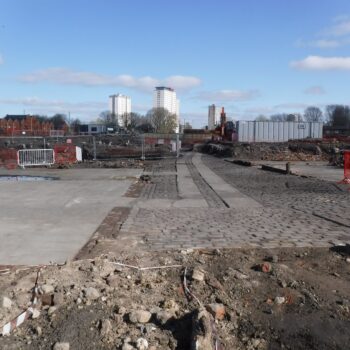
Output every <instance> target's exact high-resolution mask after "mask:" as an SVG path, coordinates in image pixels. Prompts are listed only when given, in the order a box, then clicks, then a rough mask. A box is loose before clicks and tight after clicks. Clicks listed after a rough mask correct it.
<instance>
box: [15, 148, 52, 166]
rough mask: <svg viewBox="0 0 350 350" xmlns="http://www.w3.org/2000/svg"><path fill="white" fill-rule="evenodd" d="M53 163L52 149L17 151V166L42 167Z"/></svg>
mask: <svg viewBox="0 0 350 350" xmlns="http://www.w3.org/2000/svg"><path fill="white" fill-rule="evenodd" d="M54 163H55V155H54V151H53V149H21V150H19V151H18V165H19V166H21V167H26V166H43V165H52V164H54Z"/></svg>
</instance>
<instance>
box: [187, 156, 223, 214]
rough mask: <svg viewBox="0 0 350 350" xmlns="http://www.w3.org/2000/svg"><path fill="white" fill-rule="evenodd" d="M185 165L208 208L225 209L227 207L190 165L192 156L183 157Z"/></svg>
mask: <svg viewBox="0 0 350 350" xmlns="http://www.w3.org/2000/svg"><path fill="white" fill-rule="evenodd" d="M185 163H186V165H187V168H188V170H189V172H190V174H191V176H192V179H193V182H194V183H195V184H196V186H197V188H198V189H199V191H200V193H201V194H202V196H203V198H204V199H205V200H206V201H207V203H208V206H209V208H226V207H227V205H225V203H224V202H223V200H222V199H221V198H220V197H219V196H218V195H217V194H216V192H215V191H214V190H213V189H212V188H211V187H210V186H209V185H208V183H207V182H206V181H205V180H204V179H203V177H202V176H201V174H200V173H199V171H198V170H197V168H196V167H195V166H194V164H193V163H192V156H191V155H186V156H185Z"/></svg>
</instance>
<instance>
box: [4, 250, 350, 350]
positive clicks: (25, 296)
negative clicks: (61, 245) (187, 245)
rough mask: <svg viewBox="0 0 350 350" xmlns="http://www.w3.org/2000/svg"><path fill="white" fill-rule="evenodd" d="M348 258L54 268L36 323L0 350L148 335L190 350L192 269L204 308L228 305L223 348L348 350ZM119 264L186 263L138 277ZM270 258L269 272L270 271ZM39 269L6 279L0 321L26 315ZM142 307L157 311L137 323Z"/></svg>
mask: <svg viewBox="0 0 350 350" xmlns="http://www.w3.org/2000/svg"><path fill="white" fill-rule="evenodd" d="M349 253H350V251H349V246H344V247H339V246H338V247H334V248H332V249H330V250H328V249H325V248H322V249H321V248H320V249H296V248H284V249H271V250H266V249H249V250H244V249H243V250H242V249H240V250H239V249H236V250H232V249H230V250H228V249H227V250H197V251H193V252H192V251H189V250H188V251H175V252H173V251H172V252H170V251H169V252H162V253H142V254H138V255H136V256H133V255H128V256H126V255H124V256H120V255H118V256H112V255H109V256H106V255H105V256H100V257H98V258H95V259H89V260H79V261H75V262H71V263H68V264H66V265H64V266H48V267H46V268H45V269H43V271H42V275H41V277H40V280H39V285H43V284H46V285H47V284H49V285H52V286H53V288H54V291H53V292H52V293H51V294H52V295H51V298H48V297H47V296H42V298H41V300H42V304H41V305H40V306H39V309H40V311H41V313H40V316H39V317H38V318H36V319H28V320H27V321H26V322H25V323H24V324H23V325H22V326H21V327H19V328H18V329H16V330H15V331H14V332H13V333H12V334H11V335H10V336H7V337H0V348H1V349H52V347H53V345H54V344H55V343H56V342H68V343H70V349H122V348H123V346H124V348H125V344H128V345H130V346H131V347H130V348H131V349H133V348H134V349H137V347H136V346H137V345H136V344H137V340H138V339H139V338H144V339H146V340H147V342H148V344H149V346H148V349H190V348H191V347H190V344H191V339H192V326H193V323H192V319H193V316H194V315H195V313H196V312H197V310H198V309H199V308H200V305H199V303H198V301H197V300H196V299H194V298H191V297H190V296H189V295H188V294H186V293H185V292H184V283H183V282H184V273H185V268H186V271H187V275H186V276H187V278H186V279H187V282H188V285H189V289H190V291H191V292H192V293H193V294H194V295H195V296H196V297H197V298H198V300H199V301H200V303H201V304H202V305H204V307H206V306H208V305H209V304H213V303H214V304H223V305H224V307H225V315H224V318H223V319H222V320H216V321H215V328H216V332H217V336H218V339H219V342H220V344H221V346H222V348H223V349H227V350H228V349H303V350H304V349H315V350H316V349H317V350H320V349H327V350H329V349H334V350H335V349H337V350H339V349H344V350H345V349H349V344H350V263H349V258H350V254H349ZM115 261H117V262H122V263H124V264H130V265H137V266H165V265H173V264H179V265H181V266H180V267H174V268H166V269H155V270H144V271H138V270H135V269H132V268H128V267H122V266H118V265H115V264H113V263H112V262H115ZM263 262H268V264H267V265H265V266H268V267H269V268H270V267H271V270H270V271H268V272H263V271H262V269H261V264H262V263H263ZM193 269H200V270H203V271H204V279H203V281H199V280H196V279H193V278H192V271H193ZM36 271H37V268H31V269H29V270H24V271H21V270H20V269H18V271H16V270H14V269H12V270H10V272H9V273H7V274H6V275H0V291H1V292H0V297H1V300H2V297H3V296H7V297H9V298H10V299H11V300H12V303H13V305H12V308H10V309H5V308H0V325H2V324H3V323H5V322H6V321H8V320H10V319H11V318H12V317H14V316H16V314H18V313H19V312H20V311H21V310H23V308H24V304H25V301H29V299H30V295H31V294H30V290H31V288H32V287H33V286H34V282H35V277H36ZM87 287H93V288H95V289H96V290H97V291H98V294H99V295H98V297H97V298H96V299H95V300H91V299H89V298H88V297H87V295H86V293H85V291H86V288H87ZM276 297H277V299H276ZM279 297H280V298H279ZM45 300H46V304H47V300H50V302H49V304H50V305H51V309H48V308H49V307H50V305H44V304H45V303H44V301H45ZM52 305H54V306H55V307H56V308H57V309H56V310H55V309H52ZM135 310H145V311H149V312H150V313H151V314H152V316H151V319H150V320H149V321H147V322H146V323H139V322H136V323H133V322H132V321H131V318H132V317H131V316H130V313H131V312H132V311H135ZM164 311H165V312H166V315H167V317H165V322H163V321H164V317H163V318H162V315H163V316H164ZM162 312H163V314H162ZM106 325H107V326H106ZM213 349H214V348H213Z"/></svg>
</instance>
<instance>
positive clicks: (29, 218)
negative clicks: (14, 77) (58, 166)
mask: <svg viewBox="0 0 350 350" xmlns="http://www.w3.org/2000/svg"><path fill="white" fill-rule="evenodd" d="M141 172H142V170H140V169H65V170H44V169H34V170H33V169H31V170H25V171H23V170H20V171H12V172H10V171H1V172H0V175H14V174H20V175H38V176H58V177H59V178H60V180H56V181H38V182H13V181H8V182H5V181H3V182H0V225H1V228H0V241H1V246H0V247H1V248H0V264H24V265H36V264H47V263H49V262H50V261H52V262H57V263H62V262H64V261H65V260H67V259H69V258H72V257H73V256H74V255H75V254H76V253H77V252H78V251H79V249H80V248H81V247H82V246H83V245H84V244H85V243H86V241H87V240H88V239H89V238H90V237H91V235H92V234H93V233H94V231H95V230H96V229H97V227H98V226H99V224H100V223H101V222H102V221H103V219H104V218H105V216H106V215H107V214H108V212H109V211H110V210H111V209H112V208H114V207H116V206H131V205H132V203H133V201H134V199H132V198H126V197H123V194H124V193H125V192H126V191H127V189H128V187H129V186H130V184H131V181H132V180H131V179H133V178H135V177H137V176H139V175H140V174H141ZM116 178H117V179H116Z"/></svg>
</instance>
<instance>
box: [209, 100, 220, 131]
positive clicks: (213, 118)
mask: <svg viewBox="0 0 350 350" xmlns="http://www.w3.org/2000/svg"><path fill="white" fill-rule="evenodd" d="M220 113H221V111H220V108H218V107H216V106H215V105H214V104H213V105H211V106H209V107H208V129H209V130H214V129H215V127H216V126H217V125H218V124H220Z"/></svg>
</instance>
